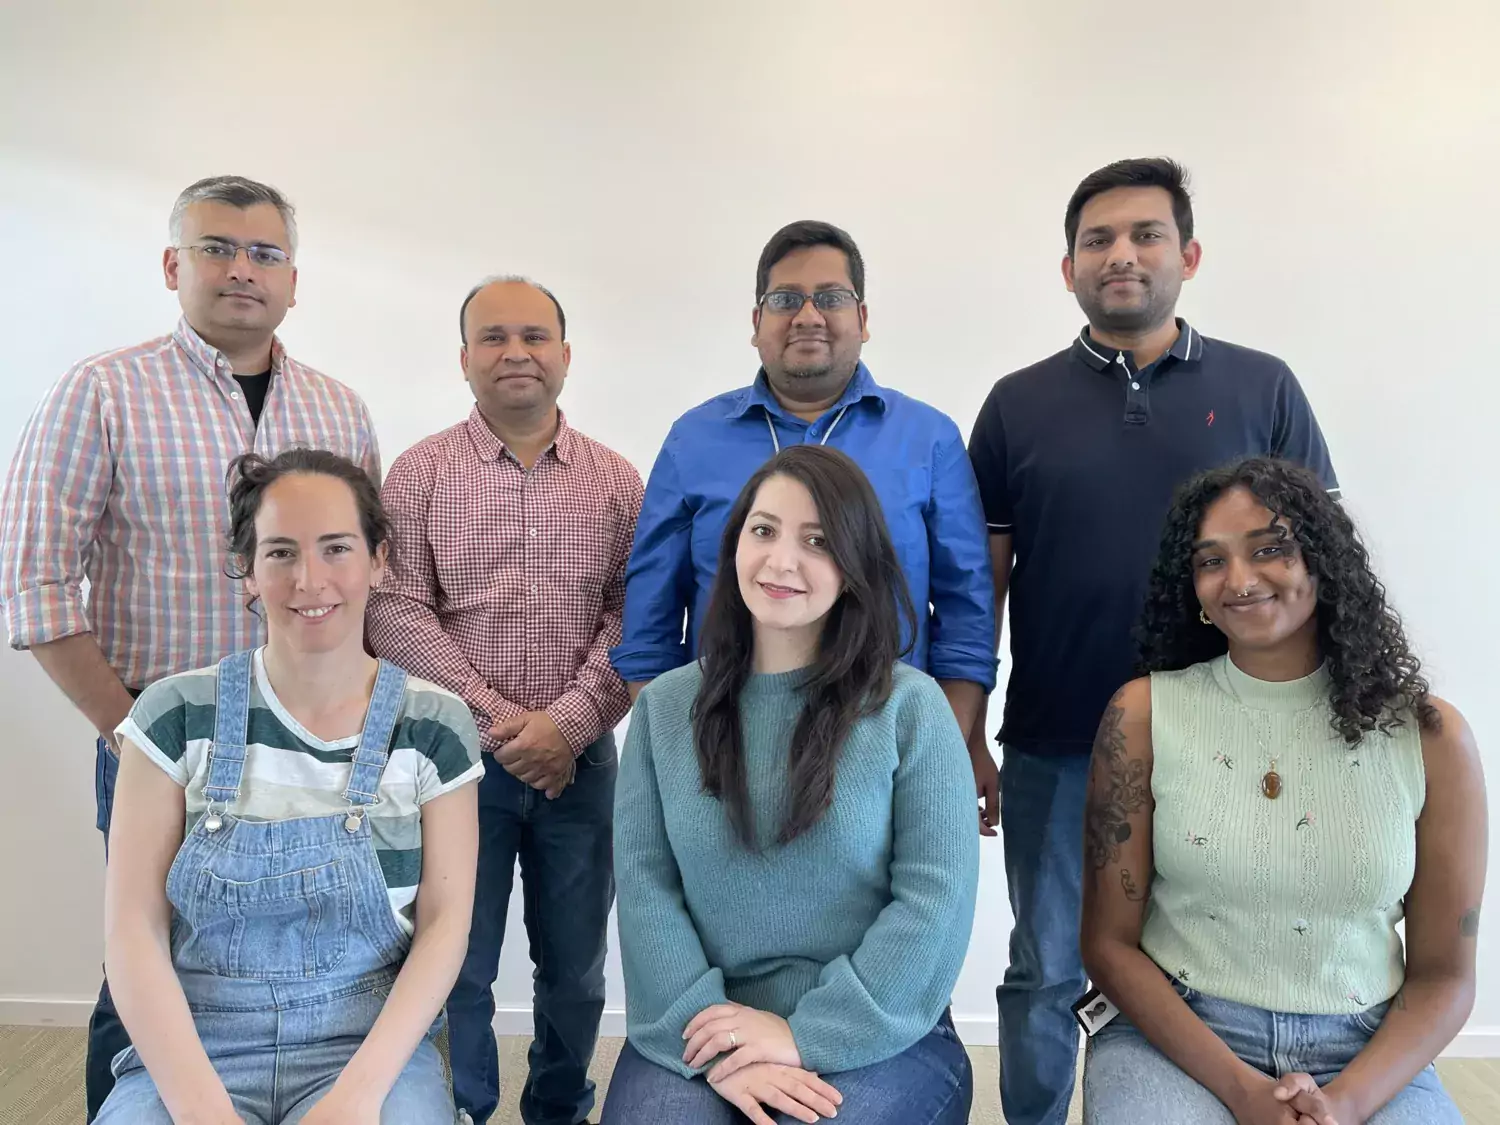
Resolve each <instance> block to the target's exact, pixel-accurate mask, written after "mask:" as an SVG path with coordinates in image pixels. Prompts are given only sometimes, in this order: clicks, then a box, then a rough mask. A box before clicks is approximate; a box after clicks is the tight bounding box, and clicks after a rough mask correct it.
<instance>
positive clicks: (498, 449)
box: [466, 403, 578, 465]
mask: <svg viewBox="0 0 1500 1125" xmlns="http://www.w3.org/2000/svg"><path fill="white" fill-rule="evenodd" d="M466 425H467V427H468V430H469V440H470V441H472V442H473V443H474V449H475V451H476V452H477V453H478V454H479V457H480V460H483V461H498V460H500V458H502V457H504V456H505V452H506V449H505V443H504V442H503V441H501V440H500V439H499V438H498V437H496V436H495V431H494V430H492V429H490V427H489V424H488V423H486V422H485V420H484V415H483V414H481V413H480V412H479V404H478V403H475V404H474V408H473V409H472V410H470V411H469V419H468V422H467V423H466ZM577 442H578V433H577V431H576V430H574V429H573V427H572V426H570V425H568V420H567V419H566V418H564V417H563V412H562V411H561V410H559V411H558V412H557V433H556V434H555V435H554V436H553V438H552V444H551V445H549V446H548V447H547V449H544V450H542V453H543V455H544V456H545V455H546V453H547V450H548V449H550V450H551V451H552V454H553V456H555V457H556V458H557V459H558V460H559V461H561V462H562V463H563V464H564V465H570V464H572V462H573V454H574V452H575V450H576V448H577Z"/></svg>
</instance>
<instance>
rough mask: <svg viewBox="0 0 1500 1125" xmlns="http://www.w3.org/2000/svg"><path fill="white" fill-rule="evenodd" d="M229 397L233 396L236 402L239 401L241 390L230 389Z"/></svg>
mask: <svg viewBox="0 0 1500 1125" xmlns="http://www.w3.org/2000/svg"><path fill="white" fill-rule="evenodd" d="M229 397H230V398H232V399H234V401H235V402H239V401H240V392H239V391H230V392H229Z"/></svg>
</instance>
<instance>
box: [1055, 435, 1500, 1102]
mask: <svg viewBox="0 0 1500 1125" xmlns="http://www.w3.org/2000/svg"><path fill="white" fill-rule="evenodd" d="M1140 636H1141V640H1142V644H1143V646H1144V659H1143V670H1145V671H1147V672H1149V673H1150V675H1149V677H1148V678H1146V679H1140V680H1135V681H1133V682H1132V683H1129V684H1127V685H1126V686H1125V687H1124V688H1122V689H1121V690H1120V692H1119V693H1118V694H1117V695H1116V696H1115V698H1114V699H1113V700H1112V701H1111V703H1110V706H1109V708H1108V709H1107V711H1106V713H1105V716H1104V720H1103V722H1102V723H1101V724H1100V727H1099V735H1098V738H1097V739H1096V741H1095V743H1094V760H1093V767H1092V771H1091V774H1090V778H1089V799H1088V813H1087V821H1086V824H1087V828H1086V841H1085V851H1086V854H1087V857H1088V860H1087V870H1086V872H1085V881H1084V912H1083V932H1082V947H1083V957H1084V963H1085V965H1086V966H1087V967H1088V970H1089V973H1090V975H1091V977H1092V978H1093V981H1094V983H1095V985H1096V986H1097V987H1098V988H1099V989H1100V990H1101V991H1102V992H1103V993H1104V995H1105V996H1107V997H1108V998H1109V999H1110V1000H1112V1001H1114V1003H1115V1004H1116V1005H1117V1006H1118V1007H1119V1009H1120V1012H1121V1013H1122V1014H1121V1016H1119V1017H1117V1018H1116V1019H1115V1020H1114V1021H1113V1022H1111V1023H1109V1024H1108V1025H1106V1026H1105V1027H1104V1028H1103V1029H1102V1030H1101V1031H1099V1032H1098V1034H1097V1035H1096V1036H1095V1037H1094V1038H1093V1039H1092V1040H1091V1041H1090V1044H1089V1052H1088V1061H1087V1064H1086V1066H1085V1071H1084V1117H1085V1120H1086V1121H1087V1122H1090V1123H1092V1125H1115V1123H1120V1125H1124V1123H1127V1122H1128V1123H1130V1125H1134V1123H1136V1122H1141V1121H1153V1122H1165V1123H1167V1125H1173V1123H1178V1122H1181V1123H1183V1125H1186V1123H1188V1122H1192V1123H1193V1125H1200V1123H1205V1122H1206V1123H1220V1122H1222V1123H1238V1125H1365V1123H1366V1122H1369V1123H1370V1125H1416V1123H1418V1122H1420V1123H1422V1125H1446V1123H1452V1122H1459V1121H1461V1120H1462V1119H1461V1118H1460V1116H1459V1114H1458V1111H1457V1109H1456V1108H1455V1107H1454V1105H1453V1102H1452V1101H1451V1099H1449V1097H1448V1095H1447V1093H1446V1092H1445V1091H1444V1090H1443V1087H1442V1084H1441V1083H1440V1082H1439V1081H1438V1077H1437V1074H1436V1072H1435V1071H1434V1069H1433V1067H1432V1061H1433V1059H1434V1058H1436V1057H1437V1055H1438V1053H1439V1052H1440V1051H1441V1050H1442V1049H1443V1048H1444V1047H1445V1046H1446V1045H1447V1044H1448V1043H1449V1042H1450V1041H1451V1040H1452V1039H1453V1037H1454V1035H1455V1034H1457V1032H1458V1031H1459V1029H1460V1028H1461V1027H1462V1026H1463V1024H1464V1021H1465V1020H1466V1019H1467V1018H1468V1014H1469V1012H1470V1009H1471V1008H1472V1006H1473V1003H1474V961H1475V946H1476V937H1477V934H1478V926H1479V901H1480V896H1481V893H1482V891H1483V887H1484V866H1485V798H1484V778H1483V774H1482V772H1481V769H1480V761H1479V753H1478V750H1477V748H1476V747H1475V745H1474V738H1473V735H1472V734H1471V733H1470V731H1469V728H1468V725H1467V724H1466V723H1465V722H1464V720H1463V717H1462V716H1461V715H1460V714H1459V713H1458V712H1457V711H1456V710H1455V709H1454V708H1453V707H1452V706H1451V705H1449V704H1448V703H1445V702H1444V701H1442V700H1440V699H1438V698H1437V697H1436V696H1432V695H1429V694H1428V690H1427V682H1426V681H1425V680H1424V679H1423V678H1422V676H1421V675H1420V670H1419V665H1418V662H1417V660H1416V658H1415V657H1414V656H1412V654H1411V650H1410V648H1409V647H1408V645H1407V642H1406V638H1405V636H1404V634H1403V632H1402V628H1401V623H1400V620H1399V618H1398V617H1397V616H1396V614H1395V613H1394V612H1393V611H1392V610H1391V609H1390V608H1389V607H1388V605H1387V603H1386V598H1385V589H1384V587H1383V586H1382V585H1381V583H1380V582H1379V580H1378V579H1377V578H1376V577H1375V575H1374V574H1373V573H1372V571H1371V569H1370V561H1369V556H1368V554H1367V552H1366V550H1365V548H1364V546H1363V545H1362V543H1361V542H1360V540H1359V537H1358V535H1357V534H1356V532H1355V530H1354V526H1353V524H1352V523H1351V522H1350V520H1349V517H1348V516H1347V515H1346V514H1345V512H1344V510H1343V508H1342V507H1341V506H1340V505H1339V504H1338V503H1337V502H1336V501H1335V500H1333V499H1331V498H1330V497H1329V496H1328V495H1327V493H1326V492H1325V491H1324V490H1323V487H1322V485H1320V484H1319V483H1318V481H1317V480H1316V479H1315V478H1314V477H1313V476H1312V475H1311V474H1310V473H1308V472H1306V471H1305V470H1303V469H1301V468H1297V467H1294V466H1292V465H1289V464H1286V463H1285V462H1280V461H1271V460H1263V459H1253V460H1249V461H1245V462H1242V463H1240V464H1238V465H1233V466H1230V467H1227V468H1224V469H1218V470H1214V471H1212V472H1209V473H1206V474H1203V475H1202V476H1200V477H1198V478H1196V479H1195V480H1193V481H1191V482H1189V483H1188V484H1187V485H1185V486H1184V487H1183V489H1182V490H1181V492H1180V493H1179V494H1178V497H1177V500H1176V502H1175V504H1174V506H1173V509H1172V512H1171V514H1170V516H1169V517H1168V521H1167V528H1166V531H1165V534H1164V537H1163V542H1162V550H1161V555H1160V557H1159V559H1158V561H1157V564H1156V569H1155V572H1154V574H1153V576H1152V584H1151V593H1150V596H1149V598H1148V599H1147V605H1146V612H1145V615H1144V618H1143V621H1142V624H1141V630H1140ZM1403 918H1404V919H1405V923H1406V941H1405V946H1404V948H1403V944H1402V940H1401V937H1400V935H1399V933H1398V931H1397V929H1396V924H1397V923H1398V922H1399V921H1401V920H1402V919H1403Z"/></svg>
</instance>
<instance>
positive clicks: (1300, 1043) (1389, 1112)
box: [1083, 981, 1463, 1125]
mask: <svg viewBox="0 0 1500 1125" xmlns="http://www.w3.org/2000/svg"><path fill="white" fill-rule="evenodd" d="M1172 984H1173V987H1175V988H1176V989H1177V994H1178V995H1179V996H1181V997H1182V998H1183V999H1184V1000H1186V1001H1187V1005H1188V1007H1189V1008H1191V1009H1192V1010H1193V1014H1194V1015H1196V1016H1197V1017H1198V1018H1199V1019H1200V1020H1202V1021H1203V1022H1204V1023H1205V1024H1207V1025H1208V1029H1209V1030H1210V1031H1212V1032H1213V1033H1214V1034H1215V1035H1217V1036H1218V1037H1219V1038H1220V1039H1222V1040H1224V1042H1225V1043H1226V1044H1227V1045H1228V1046H1229V1049H1230V1050H1231V1051H1233V1052H1234V1053H1235V1054H1236V1055H1237V1056H1238V1057H1239V1058H1240V1059H1241V1060H1242V1061H1243V1062H1245V1063H1248V1064H1249V1065H1250V1066H1253V1067H1255V1069H1256V1070H1259V1071H1261V1072H1263V1073H1264V1074H1266V1075H1268V1076H1271V1077H1280V1076H1281V1075H1283V1074H1288V1073H1292V1072H1295V1071H1301V1072H1304V1073H1306V1074H1310V1075H1312V1077H1313V1078H1314V1079H1315V1080H1316V1081H1317V1083H1318V1085H1320V1086H1325V1085H1327V1084H1328V1083H1329V1082H1331V1081H1333V1079H1335V1078H1336V1077H1338V1075H1339V1074H1340V1073H1341V1072H1342V1071H1343V1069H1344V1068H1345V1067H1346V1066H1348V1065H1349V1063H1350V1062H1352V1061H1353V1059H1354V1056H1355V1055H1357V1054H1359V1052H1360V1051H1362V1050H1363V1049H1364V1047H1365V1044H1366V1043H1368V1042H1369V1041H1370V1039H1371V1037H1372V1036H1373V1035H1374V1034H1375V1031H1376V1029H1378V1028H1379V1027H1380V1022H1381V1020H1383V1019H1385V1013H1386V1010H1387V1009H1388V1008H1389V1007H1390V1005H1389V1004H1380V1005H1377V1006H1376V1007H1374V1008H1370V1009H1369V1010H1367V1011H1364V1012H1357V1013H1355V1014H1354V1015H1352V1016H1301V1015H1288V1014H1286V1013H1282V1012H1268V1011H1265V1010H1263V1009H1261V1008H1251V1007H1248V1006H1246V1005H1244V1004H1236V1003H1233V1002H1232V1001H1229V1000H1219V999H1217V998H1215V997H1212V996H1205V995H1203V994H1202V993H1201V992H1198V991H1197V990H1196V989H1191V988H1188V987H1186V986H1185V985H1183V984H1182V983H1181V982H1180V981H1173V982H1172ZM1083 1120H1084V1122H1085V1123H1086V1125H1135V1123H1136V1122H1139V1121H1153V1122H1158V1123H1159V1125H1235V1121H1234V1115H1233V1114H1232V1113H1230V1112H1229V1110H1228V1109H1226V1108H1225V1106H1224V1103H1222V1102H1221V1101H1219V1099H1218V1098H1216V1097H1215V1096H1214V1095H1213V1094H1212V1093H1211V1092H1210V1091H1209V1090H1208V1089H1207V1087H1204V1086H1200V1085H1199V1084H1198V1083H1197V1082H1195V1081H1194V1080H1193V1079H1191V1078H1189V1077H1188V1076H1187V1074H1185V1073H1184V1072H1183V1071H1182V1070H1180V1069H1179V1068H1178V1066H1177V1064H1176V1063H1174V1062H1173V1061H1172V1060H1171V1059H1169V1058H1167V1056H1166V1055H1164V1054H1162V1053H1161V1052H1160V1051H1158V1050H1157V1049H1156V1048H1155V1047H1153V1046H1152V1045H1151V1044H1150V1043H1148V1042H1147V1041H1146V1037H1145V1036H1144V1035H1142V1034H1141V1033H1140V1032H1139V1031H1138V1030H1136V1028H1135V1026H1134V1025H1133V1024H1131V1023H1130V1021H1129V1020H1127V1019H1126V1018H1125V1017H1124V1016H1123V1015H1120V1016H1116V1017H1115V1018H1114V1019H1113V1020H1111V1021H1110V1023H1109V1024H1108V1026H1106V1027H1105V1028H1104V1029H1103V1030H1102V1031H1100V1032H1099V1034H1098V1035H1096V1036H1094V1038H1093V1039H1092V1040H1090V1041H1089V1046H1088V1055H1087V1061H1086V1062H1085V1064H1084V1068H1083ZM1368 1125H1463V1117H1462V1116H1461V1115H1460V1114H1459V1112H1458V1107H1457V1106H1455V1105H1454V1104H1453V1100H1452V1099H1451V1098H1449V1097H1448V1093H1447V1091H1446V1090H1444V1089H1443V1084H1442V1082H1440V1081H1439V1080H1438V1076H1437V1071H1436V1070H1435V1069H1434V1068H1433V1067H1431V1066H1429V1067H1428V1068H1427V1069H1426V1070H1424V1071H1422V1073H1420V1074H1419V1075H1417V1077H1416V1078H1415V1079H1414V1080H1413V1081H1412V1082H1411V1084H1410V1085H1409V1086H1407V1087H1406V1089H1404V1090H1402V1091H1401V1092H1400V1093H1399V1094H1397V1095H1396V1096H1395V1097H1394V1098H1392V1099H1391V1100H1390V1101H1389V1102H1387V1103H1386V1104H1385V1106H1384V1107H1383V1108H1382V1109H1380V1110H1379V1111H1377V1112H1376V1113H1375V1115H1374V1116H1373V1117H1371V1118H1370V1119H1369V1121H1368Z"/></svg>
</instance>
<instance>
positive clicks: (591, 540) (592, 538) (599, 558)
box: [528, 495, 618, 612]
mask: <svg viewBox="0 0 1500 1125" xmlns="http://www.w3.org/2000/svg"><path fill="white" fill-rule="evenodd" d="M617 533H618V526H617V516H616V512H615V510H614V508H613V507H612V506H611V505H609V504H607V503H604V502H603V501H601V500H598V499H595V498H591V497H584V496H567V495H564V496H562V497H560V498H559V499H558V500H557V501H556V502H555V503H554V504H552V505H550V507H549V511H548V512H547V515H546V518H545V519H543V520H541V521H540V526H538V527H537V528H536V531H535V534H536V536H538V537H540V540H541V542H540V544H539V546H540V550H541V551H542V552H544V557H545V567H546V573H547V577H548V580H549V581H550V582H551V583H552V586H553V588H554V590H555V591H558V592H565V593H567V594H569V595H571V596H573V597H579V596H580V595H581V596H582V598H583V600H584V601H585V602H586V603H588V604H589V607H590V610H591V612H592V611H596V610H597V605H596V602H597V599H599V598H600V597H601V596H602V594H603V591H604V588H605V586H606V585H608V584H609V582H610V580H611V579H613V578H614V577H615V574H614V557H615V538H616V535H617ZM528 534H530V532H529V531H528Z"/></svg>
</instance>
